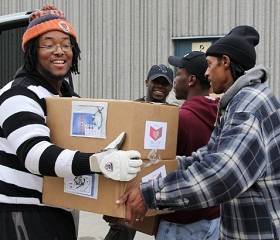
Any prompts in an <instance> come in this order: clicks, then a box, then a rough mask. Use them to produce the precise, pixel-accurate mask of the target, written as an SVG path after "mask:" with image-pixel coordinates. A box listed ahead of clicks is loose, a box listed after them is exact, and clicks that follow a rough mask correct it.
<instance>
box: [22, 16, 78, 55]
mask: <svg viewBox="0 0 280 240" xmlns="http://www.w3.org/2000/svg"><path fill="white" fill-rule="evenodd" d="M50 31H60V32H63V33H66V34H69V35H71V36H73V37H74V38H75V39H77V34H76V32H75V30H74V28H73V26H72V25H71V24H70V23H69V22H68V21H66V20H64V19H53V20H50V21H46V22H42V23H40V24H37V25H35V26H32V27H31V28H28V29H27V30H26V31H25V33H24V34H23V37H22V49H23V51H25V49H26V44H27V42H29V41H30V40H31V39H33V38H36V37H39V36H41V35H42V34H44V33H46V32H50Z"/></svg>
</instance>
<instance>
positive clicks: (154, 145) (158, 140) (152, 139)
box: [144, 121, 167, 150]
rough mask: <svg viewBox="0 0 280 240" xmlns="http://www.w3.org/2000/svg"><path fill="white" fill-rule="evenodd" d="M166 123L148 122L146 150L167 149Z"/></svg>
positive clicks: (145, 137)
mask: <svg viewBox="0 0 280 240" xmlns="http://www.w3.org/2000/svg"><path fill="white" fill-rule="evenodd" d="M166 132H167V123H166V122H155V121H146V126H145V136H144V149H159V150H164V149H165V143H166Z"/></svg>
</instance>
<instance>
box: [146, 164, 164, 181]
mask: <svg viewBox="0 0 280 240" xmlns="http://www.w3.org/2000/svg"><path fill="white" fill-rule="evenodd" d="M164 177H166V168H165V165H163V166H161V167H159V168H157V169H156V170H154V171H152V172H151V173H149V174H147V175H146V176H144V177H142V182H143V183H144V182H149V181H150V180H153V179H156V178H164Z"/></svg>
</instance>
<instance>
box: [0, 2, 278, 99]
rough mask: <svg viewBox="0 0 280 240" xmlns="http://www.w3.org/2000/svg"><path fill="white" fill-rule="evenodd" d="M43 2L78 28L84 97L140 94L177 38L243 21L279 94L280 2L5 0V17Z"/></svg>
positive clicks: (1, 9) (1, 10) (0, 11)
mask: <svg viewBox="0 0 280 240" xmlns="http://www.w3.org/2000/svg"><path fill="white" fill-rule="evenodd" d="M43 3H54V4H55V5H57V6H58V7H59V8H61V9H62V10H63V11H64V12H65V14H66V16H67V18H68V19H69V21H70V22H71V23H72V24H73V25H74V26H75V28H76V30H77V32H78V36H79V43H80V47H81V50H82V61H81V64H80V71H81V74H80V75H79V76H78V77H76V78H75V86H76V90H77V91H78V92H79V93H80V94H81V96H87V97H95V98H120V99H134V98H138V97H140V96H142V95H143V94H144V90H145V87H144V79H145V77H146V73H147V71H148V69H149V67H150V66H151V65H152V64H155V63H165V64H167V57H168V56H169V55H172V54H173V53H174V46H173V41H172V38H174V37H191V36H193V37H196V36H204V35H207V36H211V35H213V36H215V35H224V34H226V33H227V32H228V31H229V30H230V29H231V28H232V27H234V26H236V25H240V24H248V25H252V26H255V27H256V28H257V30H258V31H259V33H260V35H261V41H260V44H259V45H258V47H257V56H258V59H257V62H258V63H262V64H264V65H265V66H267V67H268V68H270V71H271V78H270V80H269V84H270V86H271V87H272V88H273V90H274V92H275V93H276V94H277V95H279V94H280V86H279V84H280V83H279V82H280V81H279V80H278V76H279V67H280V63H279V47H280V46H279V43H280V34H279V32H280V16H279V14H278V13H279V10H280V1H278V0H246V1H245V0H67V1H66V0H56V1H43V0H41V1H38V0H37V1H35V0H1V2H0V15H4V14H8V13H13V12H17V11H26V10H30V9H36V8H40V7H41V6H42V4H43Z"/></svg>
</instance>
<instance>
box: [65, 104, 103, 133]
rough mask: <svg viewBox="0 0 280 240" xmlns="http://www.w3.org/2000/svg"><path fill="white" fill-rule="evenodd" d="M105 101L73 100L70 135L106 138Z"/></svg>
mask: <svg viewBox="0 0 280 240" xmlns="http://www.w3.org/2000/svg"><path fill="white" fill-rule="evenodd" d="M107 109H108V103H107V102H88V101H73V102H72V113H71V127H70V136H73V137H91V138H106V122H107Z"/></svg>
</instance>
